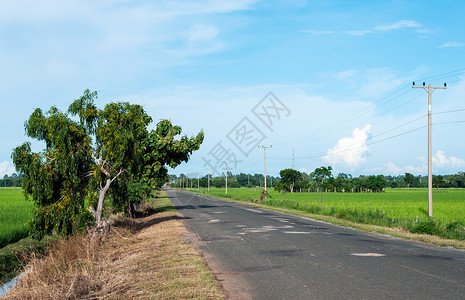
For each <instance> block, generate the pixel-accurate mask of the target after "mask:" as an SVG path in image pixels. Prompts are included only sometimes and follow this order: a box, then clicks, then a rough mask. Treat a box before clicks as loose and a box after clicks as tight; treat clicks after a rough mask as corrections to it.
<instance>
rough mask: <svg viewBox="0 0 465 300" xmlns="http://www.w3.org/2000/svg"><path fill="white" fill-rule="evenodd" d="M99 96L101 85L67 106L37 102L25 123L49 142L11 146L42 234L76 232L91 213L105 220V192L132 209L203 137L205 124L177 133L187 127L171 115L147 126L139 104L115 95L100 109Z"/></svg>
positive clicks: (36, 232)
mask: <svg viewBox="0 0 465 300" xmlns="http://www.w3.org/2000/svg"><path fill="white" fill-rule="evenodd" d="M95 99H97V92H90V91H89V90H86V91H85V92H84V95H83V96H82V97H81V98H79V99H77V100H75V101H74V102H73V103H72V104H71V105H70V106H69V109H68V112H67V113H63V112H61V111H59V110H58V109H57V108H56V107H52V108H50V110H49V111H48V112H47V113H45V114H44V113H43V112H42V110H41V109H36V110H35V111H34V112H33V113H32V115H31V116H30V118H29V119H28V121H27V122H26V123H25V129H26V134H27V135H28V136H29V137H31V138H34V139H36V140H39V141H43V142H44V143H45V149H44V150H43V151H41V152H39V153H33V152H32V151H31V146H30V144H29V143H24V144H23V145H21V146H19V147H17V148H15V149H14V151H13V154H12V158H13V162H14V164H15V165H16V169H17V170H18V171H19V172H21V174H22V175H23V181H22V186H23V188H24V192H25V194H26V195H31V196H32V197H31V198H32V199H33V201H34V203H35V205H36V208H35V211H34V217H33V221H32V223H31V226H32V232H33V234H34V235H35V236H37V237H38V238H42V237H43V236H44V235H45V234H51V233H53V232H57V233H59V234H63V235H70V234H74V233H75V232H77V231H79V230H81V229H83V228H85V227H86V226H87V225H89V223H90V222H92V221H93V218H95V221H96V222H97V225H100V224H101V223H102V219H101V218H102V212H103V206H104V200H105V197H106V196H107V195H110V196H111V198H112V199H113V202H114V204H115V207H116V209H117V210H124V207H126V208H128V210H129V211H130V209H131V207H132V204H133V203H135V202H138V201H140V196H141V195H142V194H144V193H145V190H146V189H147V188H148V186H150V187H151V188H159V187H161V186H162V185H163V184H164V183H165V182H166V181H167V180H168V172H167V169H166V166H167V165H169V166H170V167H172V168H175V167H176V166H178V165H179V164H180V163H181V162H186V161H188V159H189V157H190V154H191V153H192V152H193V151H196V150H198V149H199V147H200V144H201V143H202V142H203V138H204V135H203V132H200V133H199V134H198V135H197V136H196V137H192V138H188V137H186V136H182V137H180V138H179V139H176V137H177V136H178V135H180V134H181V127H179V126H173V125H172V124H171V122H170V121H167V120H161V121H160V122H159V123H158V125H157V127H156V129H155V130H152V131H150V132H149V131H148V129H147V127H148V125H149V124H150V123H151V122H152V118H151V117H150V116H149V115H147V113H146V112H145V111H144V109H143V107H142V106H140V105H135V104H129V103H127V102H121V103H109V104H107V105H106V106H105V107H104V108H103V109H98V108H97V107H96V106H95V104H94V101H95ZM68 114H70V115H72V116H78V117H79V121H78V122H77V121H74V120H72V119H70V117H69V116H68ZM139 183H140V185H139ZM141 193H142V194H141ZM94 207H97V210H95V208H94ZM89 210H91V211H92V214H91V213H90V212H89Z"/></svg>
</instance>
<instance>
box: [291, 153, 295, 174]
mask: <svg viewBox="0 0 465 300" xmlns="http://www.w3.org/2000/svg"><path fill="white" fill-rule="evenodd" d="M292 169H293V170H295V151H294V150H292Z"/></svg>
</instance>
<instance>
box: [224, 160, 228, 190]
mask: <svg viewBox="0 0 465 300" xmlns="http://www.w3.org/2000/svg"><path fill="white" fill-rule="evenodd" d="M224 163H225V164H226V195H227V194H228V162H227V161H225V162H224Z"/></svg>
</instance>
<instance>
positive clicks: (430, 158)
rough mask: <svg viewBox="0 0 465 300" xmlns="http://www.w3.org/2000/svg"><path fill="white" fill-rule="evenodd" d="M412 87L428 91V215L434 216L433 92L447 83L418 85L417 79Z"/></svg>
mask: <svg viewBox="0 0 465 300" xmlns="http://www.w3.org/2000/svg"><path fill="white" fill-rule="evenodd" d="M412 88H422V89H424V90H427V91H428V216H430V217H432V216H433V146H432V141H431V137H432V133H431V100H432V94H433V92H434V91H435V90H437V89H443V90H445V89H447V85H446V84H445V83H444V86H435V87H433V86H431V84H429V85H428V86H426V85H425V83H424V82H423V86H416V85H415V81H414V82H413V86H412Z"/></svg>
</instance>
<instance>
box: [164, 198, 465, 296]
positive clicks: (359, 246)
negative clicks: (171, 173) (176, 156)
mask: <svg viewBox="0 0 465 300" xmlns="http://www.w3.org/2000/svg"><path fill="white" fill-rule="evenodd" d="M168 195H169V196H170V198H171V202H172V203H173V205H174V206H176V208H177V209H178V211H179V212H180V213H181V214H182V215H183V216H184V218H185V222H186V226H187V228H188V230H189V231H191V232H193V233H195V234H193V235H192V236H191V237H190V238H191V239H192V240H193V241H194V242H196V243H197V244H198V246H199V248H200V249H201V250H202V252H203V253H204V254H205V257H206V258H207V260H208V261H209V263H210V265H211V266H212V268H213V271H214V272H215V274H216V276H217V277H218V278H219V279H220V280H223V282H224V286H225V288H226V290H227V292H228V294H229V297H230V298H232V299H465V252H464V251H460V250H454V249H451V248H445V247H436V246H431V245H427V244H422V243H418V242H413V241H405V240H401V239H395V238H391V237H388V236H383V235H379V234H373V233H366V232H360V231H357V230H353V229H349V228H344V227H339V226H334V225H331V224H327V223H324V222H319V221H315V220H311V219H308V218H302V217H296V216H292V215H288V214H283V213H278V212H272V211H269V210H265V209H259V208H252V207H249V206H246V205H240V204H236V203H230V202H226V201H221V200H216V199H211V198H208V197H203V196H198V195H194V194H191V193H187V192H182V191H177V190H169V191H168Z"/></svg>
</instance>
